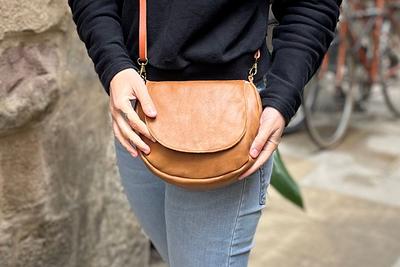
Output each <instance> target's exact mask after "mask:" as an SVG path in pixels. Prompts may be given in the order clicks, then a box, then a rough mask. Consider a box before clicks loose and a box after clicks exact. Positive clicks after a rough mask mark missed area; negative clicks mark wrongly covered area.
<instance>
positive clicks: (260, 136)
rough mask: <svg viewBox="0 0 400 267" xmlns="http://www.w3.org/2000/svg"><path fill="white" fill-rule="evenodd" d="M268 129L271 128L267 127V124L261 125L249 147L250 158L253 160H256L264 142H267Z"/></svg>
mask: <svg viewBox="0 0 400 267" xmlns="http://www.w3.org/2000/svg"><path fill="white" fill-rule="evenodd" d="M270 129H271V127H270V126H268V125H267V123H261V125H260V128H259V129H258V133H257V135H256V137H255V138H254V141H253V143H252V144H251V147H250V156H252V157H253V158H257V157H258V155H259V154H260V152H261V150H262V149H263V147H264V145H265V142H267V140H268V137H269V136H270V135H271V133H270V131H271V130H270Z"/></svg>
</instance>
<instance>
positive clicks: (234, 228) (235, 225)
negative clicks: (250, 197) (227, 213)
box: [226, 178, 247, 267]
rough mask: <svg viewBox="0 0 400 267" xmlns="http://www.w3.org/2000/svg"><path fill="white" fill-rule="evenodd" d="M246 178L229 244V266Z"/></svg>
mask: <svg viewBox="0 0 400 267" xmlns="http://www.w3.org/2000/svg"><path fill="white" fill-rule="evenodd" d="M246 180H247V178H245V179H243V186H242V191H241V192H240V202H239V207H238V210H237V213H236V219H235V224H234V226H233V230H232V238H231V241H230V244H229V253H228V262H227V265H226V266H227V267H229V265H230V263H231V255H232V246H233V240H234V238H235V232H236V228H237V225H238V220H239V216H240V210H241V209H242V204H243V198H244V191H245V188H246Z"/></svg>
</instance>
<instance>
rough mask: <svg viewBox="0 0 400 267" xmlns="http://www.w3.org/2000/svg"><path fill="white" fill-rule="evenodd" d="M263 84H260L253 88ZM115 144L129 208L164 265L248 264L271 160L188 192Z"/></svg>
mask: <svg viewBox="0 0 400 267" xmlns="http://www.w3.org/2000/svg"><path fill="white" fill-rule="evenodd" d="M263 86H264V83H263V82H261V83H260V84H258V85H257V88H258V89H259V90H260V89H262V88H263ZM114 143H115V148H116V155H117V166H118V169H119V173H120V178H121V182H122V186H123V189H124V193H125V194H126V196H127V199H128V201H129V205H130V207H131V210H132V212H133V213H134V214H135V216H136V218H137V220H138V221H139V224H140V225H141V227H142V230H143V232H144V233H145V234H146V235H147V236H148V237H149V238H150V240H151V241H152V242H153V244H154V246H155V247H156V249H157V251H158V252H159V253H160V255H161V257H162V258H163V260H164V261H165V262H166V263H168V264H169V266H171V267H225V266H226V267H231V266H232V267H244V266H247V264H248V259H249V254H250V250H251V248H252V247H253V246H254V241H253V237H254V234H255V231H256V227H257V224H258V221H259V219H260V216H261V213H262V209H263V208H264V207H265V205H266V193H267V192H266V191H267V188H268V185H269V183H270V178H271V172H272V167H273V160H272V159H273V157H272V156H271V157H270V158H269V159H268V160H267V161H266V162H265V163H264V164H263V165H262V166H261V167H260V168H259V169H258V170H257V171H255V172H254V173H253V174H251V175H250V176H248V177H246V178H245V179H243V180H239V181H236V182H234V183H233V184H230V185H228V186H225V187H222V188H218V189H212V190H206V191H193V190H186V189H184V188H181V187H178V186H175V185H172V184H169V183H166V182H164V181H163V180H161V179H160V178H158V177H157V176H155V175H154V174H152V173H151V172H150V171H149V170H148V169H147V168H146V166H145V165H144V163H143V161H142V160H141V158H140V157H136V158H133V157H132V156H131V155H130V154H129V153H128V152H127V151H126V150H125V148H124V147H123V146H122V145H121V143H120V142H119V141H118V140H117V139H115V142H114Z"/></svg>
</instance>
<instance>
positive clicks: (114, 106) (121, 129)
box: [110, 69, 157, 157]
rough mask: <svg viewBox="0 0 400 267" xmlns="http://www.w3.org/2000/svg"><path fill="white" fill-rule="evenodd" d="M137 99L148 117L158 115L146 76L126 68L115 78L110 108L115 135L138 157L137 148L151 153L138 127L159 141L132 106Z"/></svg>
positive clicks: (111, 89) (112, 85) (111, 85)
mask: <svg viewBox="0 0 400 267" xmlns="http://www.w3.org/2000/svg"><path fill="white" fill-rule="evenodd" d="M133 99H136V101H139V102H140V104H141V106H142V109H143V111H144V113H145V114H146V116H148V117H155V116H156V115H157V113H156V109H155V107H154V104H153V101H152V100H151V98H150V95H149V93H148V91H147V87H146V84H145V83H144V81H143V79H142V78H141V77H140V75H139V74H138V73H137V72H136V71H135V70H134V69H125V70H122V71H120V72H118V73H117V74H116V75H115V76H114V77H113V79H112V80H111V83H110V111H111V116H112V127H113V131H114V135H115V137H116V138H117V139H118V140H119V141H120V143H121V144H122V145H123V146H124V147H125V149H126V150H127V151H128V152H129V153H130V154H131V155H132V156H133V157H136V156H137V155H138V152H137V149H140V150H141V151H143V152H144V153H146V154H148V153H150V147H149V146H148V145H147V144H146V143H145V142H143V140H142V139H141V138H140V137H139V135H138V134H137V133H136V132H135V131H134V130H136V131H137V132H139V133H141V134H143V135H144V136H146V137H147V138H149V139H150V140H152V141H155V140H154V138H153V137H152V136H151V135H150V132H149V130H148V129H147V126H146V124H145V123H144V122H143V121H142V120H141V119H140V118H139V116H138V114H137V113H136V112H135V110H134V108H133V107H132V104H131V102H130V100H133Z"/></svg>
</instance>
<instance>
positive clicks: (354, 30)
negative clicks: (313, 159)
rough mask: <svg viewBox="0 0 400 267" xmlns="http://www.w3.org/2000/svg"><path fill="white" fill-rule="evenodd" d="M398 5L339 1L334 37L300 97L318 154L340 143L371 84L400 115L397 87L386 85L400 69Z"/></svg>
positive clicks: (380, 1)
mask: <svg viewBox="0 0 400 267" xmlns="http://www.w3.org/2000/svg"><path fill="white" fill-rule="evenodd" d="M399 3H400V2H399V0H396V1H394V0H386V1H385V0H375V1H374V3H373V5H371V4H365V1H355V0H353V1H345V2H343V5H342V13H341V16H340V19H339V24H338V27H337V34H336V36H335V38H334V40H333V41H332V43H331V46H330V48H329V50H328V52H327V54H326V55H325V57H324V59H323V61H322V63H321V66H320V68H319V69H318V71H317V72H316V74H315V75H314V76H313V78H312V79H311V80H310V81H309V83H308V84H307V85H306V87H305V89H304V93H303V112H304V122H305V125H306V129H307V132H308V133H309V135H310V137H311V139H312V140H313V141H314V142H315V143H316V144H317V146H319V147H320V148H321V149H326V148H332V147H334V146H336V145H338V144H339V143H340V142H341V141H342V140H343V138H344V136H345V134H346V132H347V130H348V127H349V124H350V118H351V115H352V113H353V110H354V107H355V106H357V107H361V106H362V103H365V102H366V101H367V100H368V98H369V97H370V95H371V90H372V88H373V86H374V85H380V87H381V88H382V92H383V96H384V98H385V102H386V104H387V106H388V107H389V109H390V110H391V111H392V112H393V114H395V115H396V116H400V88H398V87H396V86H391V83H390V82H391V81H396V80H397V78H398V75H399V70H400V68H399V65H400V64H399V59H400V50H399V49H400V41H399V40H400V19H399V18H398V16H399V14H400V12H399V11H400V4H399ZM391 31H395V34H391Z"/></svg>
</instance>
